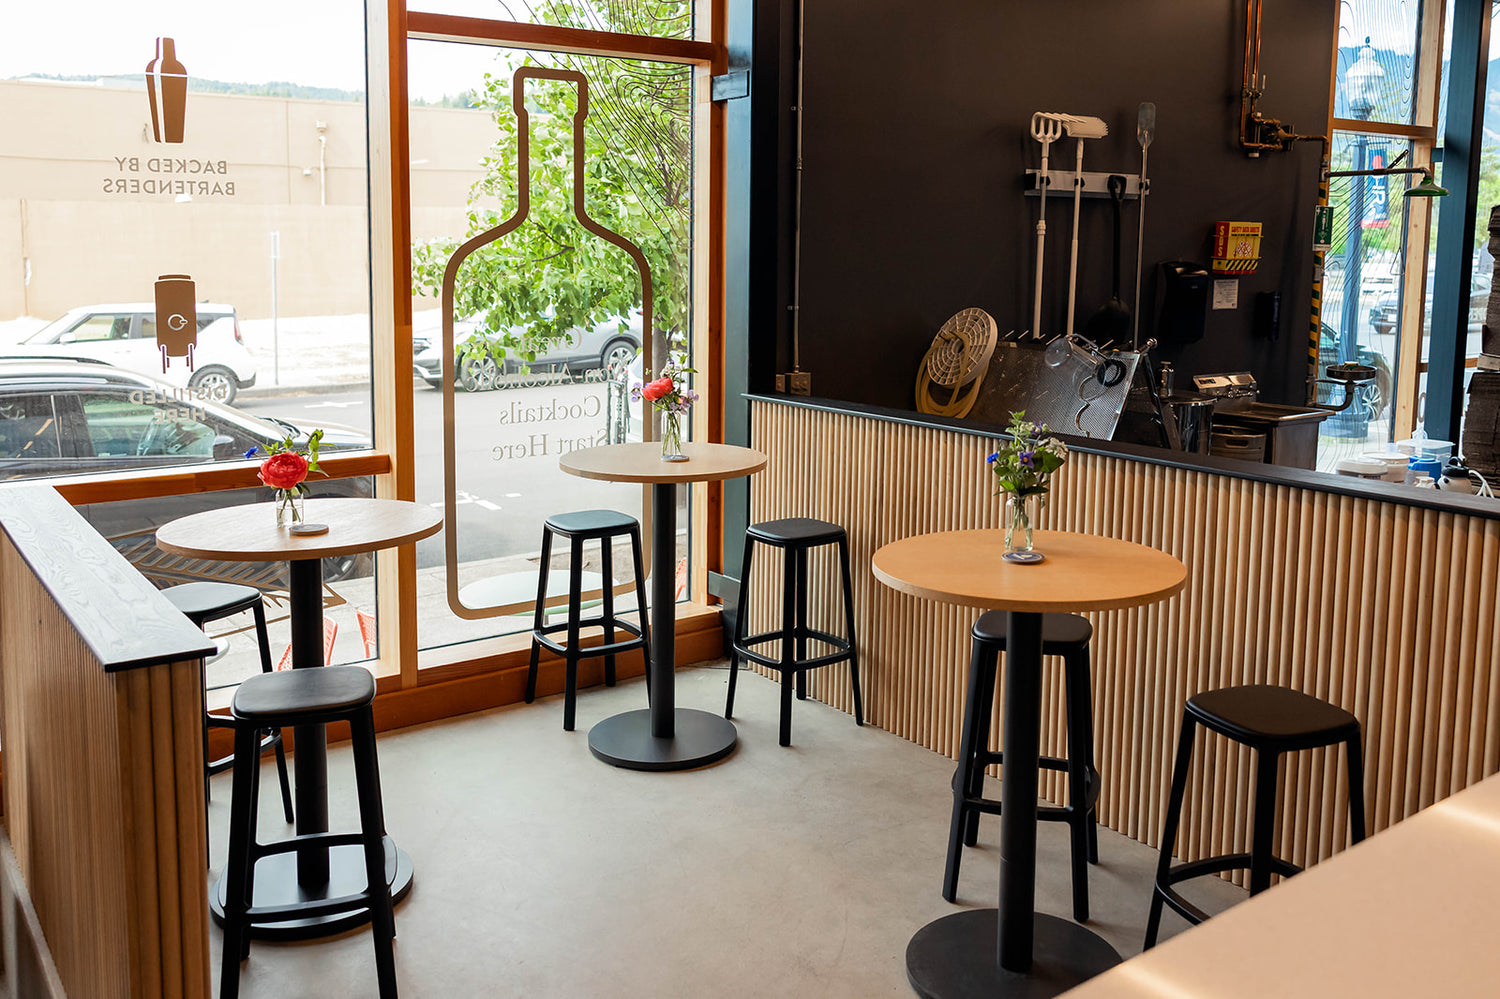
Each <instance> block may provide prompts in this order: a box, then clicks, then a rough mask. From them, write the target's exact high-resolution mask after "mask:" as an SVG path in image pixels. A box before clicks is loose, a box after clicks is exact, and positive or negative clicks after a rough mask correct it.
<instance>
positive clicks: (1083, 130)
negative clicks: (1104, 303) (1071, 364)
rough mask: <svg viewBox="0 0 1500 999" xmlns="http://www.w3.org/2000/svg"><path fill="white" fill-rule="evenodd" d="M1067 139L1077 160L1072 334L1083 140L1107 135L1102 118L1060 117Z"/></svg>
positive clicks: (1070, 290)
mask: <svg viewBox="0 0 1500 999" xmlns="http://www.w3.org/2000/svg"><path fill="white" fill-rule="evenodd" d="M1059 117H1061V118H1062V119H1063V130H1064V131H1065V132H1067V133H1068V138H1070V139H1077V140H1078V159H1077V161H1076V162H1075V164H1074V166H1073V249H1072V255H1071V257H1070V259H1069V262H1068V328H1067V332H1069V333H1072V332H1073V312H1074V306H1075V304H1076V303H1077V301H1078V209H1079V207H1080V206H1081V205H1082V204H1083V140H1084V139H1102V138H1104V137H1105V136H1106V135H1108V134H1109V126H1108V125H1106V124H1105V123H1104V119H1103V118H1095V117H1093V116H1092V115H1071V114H1069V115H1060V116H1059Z"/></svg>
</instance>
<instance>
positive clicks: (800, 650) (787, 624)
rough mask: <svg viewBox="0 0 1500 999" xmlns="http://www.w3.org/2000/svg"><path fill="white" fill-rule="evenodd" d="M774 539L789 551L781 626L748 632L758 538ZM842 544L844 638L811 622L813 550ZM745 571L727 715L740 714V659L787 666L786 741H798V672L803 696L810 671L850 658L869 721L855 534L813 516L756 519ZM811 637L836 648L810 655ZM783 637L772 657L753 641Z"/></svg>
mask: <svg viewBox="0 0 1500 999" xmlns="http://www.w3.org/2000/svg"><path fill="white" fill-rule="evenodd" d="M757 541H759V542H761V543H762V544H767V545H772V546H773V547H776V548H780V549H782V550H783V551H784V552H785V553H786V568H785V574H784V576H783V580H782V584H781V627H780V628H778V629H776V630H775V631H768V632H765V633H764V634H760V635H748V636H747V635H746V634H745V631H746V628H747V627H748V620H749V612H748V610H747V607H748V601H749V595H750V559H751V556H752V555H753V554H754V550H755V543H756V542H757ZM833 544H836V545H838V546H839V569H840V571H841V572H842V574H843V578H844V627H845V629H846V631H847V636H846V637H844V638H839V637H837V636H834V635H830V634H828V633H827V632H823V631H817V630H815V629H813V628H810V627H809V626H808V623H807V598H808V592H807V553H808V552H809V551H810V550H812V549H813V548H817V547H820V546H822V545H833ZM743 566H744V567H743V569H742V570H741V572H740V600H739V610H738V612H737V613H736V615H735V637H734V641H733V642H732V643H730V650H729V698H728V700H727V701H726V703H725V705H724V717H725V718H732V717H733V716H734V684H735V680H736V679H737V678H738V673H739V665H740V663H739V661H740V660H741V659H748V660H750V661H751V662H754V663H759V664H760V665H762V666H766V667H769V668H770V669H774V670H779V671H780V672H781V744H782V745H783V746H790V745H791V744H792V680H793V677H795V678H796V684H797V698H798V700H805V699H806V698H807V671H808V670H810V669H817V668H818V667H819V666H829V665H832V664H833V663H840V662H843V661H844V660H846V659H847V660H848V661H849V682H850V684H851V685H852V686H853V687H854V723H855V724H856V725H863V724H864V723H865V711H864V704H863V702H862V701H861V699H860V696H859V654H858V652H857V651H856V649H855V638H854V590H853V587H852V586H851V585H850V581H849V536H848V534H847V533H845V531H844V529H843V528H842V527H840V526H839V525H837V524H830V523H828V522H827V521H822V520H813V519H812V518H810V517H790V518H788V519H786V520H768V521H766V522H764V523H761V524H751V525H750V527H749V528H748V529H747V530H746V531H745V560H744V563H743ZM809 639H812V640H815V641H819V642H823V643H825V644H828V645H831V646H833V648H834V651H833V652H831V653H829V654H828V655H824V656H814V657H813V658H808V655H807V642H808V640H809ZM764 642H780V643H781V657H780V658H779V659H772V658H771V657H770V656H768V655H766V654H765V653H761V652H755V651H753V650H752V649H751V646H753V645H760V644H762V643H764Z"/></svg>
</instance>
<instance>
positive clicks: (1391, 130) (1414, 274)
mask: <svg viewBox="0 0 1500 999" xmlns="http://www.w3.org/2000/svg"><path fill="white" fill-rule="evenodd" d="M1423 7H1424V8H1430V7H1436V8H1437V13H1438V16H1437V17H1428V16H1426V14H1427V13H1428V12H1429V11H1428V10H1424V11H1423V16H1422V17H1421V19H1420V21H1419V22H1418V23H1419V30H1418V35H1417V39H1416V49H1417V60H1416V65H1417V80H1416V90H1415V92H1414V93H1413V94H1412V116H1413V118H1414V119H1415V123H1414V124H1411V125H1405V124H1400V123H1396V122H1379V121H1361V120H1360V119H1358V118H1336V117H1334V115H1333V107H1334V100H1335V96H1336V92H1337V88H1338V61H1339V38H1340V36H1339V32H1338V31H1337V30H1335V31H1334V33H1333V61H1332V68H1331V69H1330V75H1329V81H1328V144H1329V151H1330V152H1331V151H1332V148H1333V137H1334V133H1335V132H1344V133H1346V134H1350V133H1357V134H1363V135H1375V136H1384V137H1388V138H1398V139H1407V140H1409V141H1410V142H1411V163H1410V165H1411V166H1427V167H1430V166H1431V165H1432V152H1433V150H1434V149H1435V148H1437V140H1438V126H1437V113H1438V100H1439V97H1440V95H1441V93H1442V75H1443V30H1444V23H1445V21H1446V20H1447V4H1446V2H1439V0H1423ZM1421 202H1422V203H1421V204H1420V205H1413V204H1412V202H1411V201H1410V200H1408V202H1407V205H1406V212H1405V218H1406V235H1405V241H1404V245H1405V246H1406V247H1407V250H1406V255H1405V259H1404V260H1403V261H1402V270H1401V303H1402V304H1401V315H1400V317H1399V318H1398V319H1397V322H1398V324H1399V325H1398V326H1397V329H1399V330H1401V332H1402V334H1403V335H1402V336H1401V338H1400V353H1399V354H1398V355H1397V357H1396V371H1395V382H1394V384H1393V385H1392V387H1391V388H1392V396H1393V398H1392V399H1391V419H1392V423H1391V427H1392V433H1393V435H1394V437H1393V439H1399V438H1405V437H1410V436H1411V435H1412V431H1413V430H1415V428H1416V422H1417V390H1418V378H1419V375H1420V374H1421V371H1422V370H1425V368H1426V366H1425V365H1424V364H1422V363H1421V357H1422V343H1423V341H1424V340H1425V339H1426V336H1427V329H1426V314H1425V302H1426V288H1427V250H1428V245H1429V242H1430V237H1431V234H1432V199H1431V198H1423V199H1421ZM1412 247H1420V248H1421V250H1420V251H1419V252H1415V253H1414V252H1413V251H1412ZM1348 293H1349V290H1348V289H1347V288H1346V289H1345V290H1344V294H1346V295H1347V294H1348ZM1356 294H1357V290H1356ZM1316 333H1317V331H1314V336H1315V337H1316ZM1313 356H1314V362H1315V363H1316V351H1314V353H1313ZM1314 375H1315V376H1316V375H1317V371H1316V369H1315V370H1314Z"/></svg>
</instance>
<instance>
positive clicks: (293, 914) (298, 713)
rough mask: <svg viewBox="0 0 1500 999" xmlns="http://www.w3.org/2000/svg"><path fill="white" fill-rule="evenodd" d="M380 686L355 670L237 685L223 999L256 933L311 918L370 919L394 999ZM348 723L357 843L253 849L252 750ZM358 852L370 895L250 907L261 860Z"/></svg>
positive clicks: (255, 779)
mask: <svg viewBox="0 0 1500 999" xmlns="http://www.w3.org/2000/svg"><path fill="white" fill-rule="evenodd" d="M374 701H375V678H374V677H373V676H371V675H370V673H369V672H368V671H366V670H364V669H362V668H360V667H358V666H324V667H321V668H319V669H297V670H282V671H280V672H276V673H270V674H262V675H259V676H252V677H250V678H249V679H248V680H246V681H245V682H244V683H242V684H240V688H239V690H237V691H235V694H234V702H233V703H232V704H231V705H230V712H231V716H232V718H233V720H234V741H235V755H234V792H233V797H232V798H231V802H230V814H229V859H228V861H227V862H226V863H225V865H224V893H223V898H224V960H223V968H222V971H221V974H220V981H219V996H220V999H235V997H236V996H238V995H239V990H240V962H241V961H243V960H244V959H245V958H247V957H249V956H250V923H251V921H252V920H254V921H256V922H261V923H264V922H276V921H280V920H290V919H301V918H310V917H314V916H325V915H332V914H333V913H339V912H350V911H353V910H359V909H368V910H369V911H370V914H371V923H372V926H373V928H374V936H375V974H376V979H377V981H378V982H379V987H380V997H381V999H395V996H396V965H395V955H394V953H393V950H392V947H391V941H392V940H394V939H395V936H396V918H395V915H394V913H393V912H392V911H391V886H390V882H389V880H388V868H390V869H394V865H395V861H396V845H395V844H394V843H393V842H391V840H390V838H389V837H388V836H386V835H385V812H384V807H383V806H382V804H381V800H380V766H379V762H378V761H377V759H376V755H375V718H374V712H373V711H372V709H371V705H372V704H373V703H374ZM338 721H346V722H348V723H349V730H350V734H351V737H352V749H353V753H354V783H355V787H356V789H357V791H358V795H359V824H360V831H359V832H358V833H326V832H324V833H312V834H306V835H302V836H293V837H292V838H291V839H288V840H282V841H280V842H277V843H270V844H261V843H259V842H257V841H256V839H255V829H256V811H257V807H256V806H257V801H258V799H259V792H260V787H259V784H260V766H259V765H258V761H257V760H256V756H255V745H256V742H257V741H258V740H259V738H260V733H261V732H262V731H263V730H265V729H268V728H282V727H285V726H288V725H326V724H328V723H330V722H338ZM351 845H358V846H362V847H363V848H364V855H365V876H366V879H367V880H366V886H365V890H364V891H360V892H355V893H353V894H349V895H341V896H338V897H335V898H330V899H323V900H314V901H306V902H290V903H287V904H284V905H271V906H257V905H255V899H254V898H253V891H254V883H255V879H254V872H255V865H256V863H257V862H258V861H260V860H261V859H262V858H264V857H269V856H273V855H277V854H283V853H291V852H294V851H297V850H299V849H304V848H307V847H315V848H317V849H320V850H326V849H329V848H330V847H340V846H351Z"/></svg>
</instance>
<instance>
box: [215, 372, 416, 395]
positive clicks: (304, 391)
mask: <svg viewBox="0 0 1500 999" xmlns="http://www.w3.org/2000/svg"><path fill="white" fill-rule="evenodd" d="M412 381H413V382H414V383H416V384H418V385H419V386H421V387H422V388H426V385H427V383H426V382H423V381H422V380H421V379H419V378H415V377H414V378H413V379H412ZM368 391H370V380H369V379H368V378H365V379H362V380H360V381H356V382H321V383H318V384H312V383H308V382H298V383H295V384H287V385H255V386H253V387H252V388H243V389H240V390H239V392H237V393H236V394H235V398H236V399H275V398H279V397H283V396H299V395H327V394H329V393H331V392H368Z"/></svg>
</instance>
